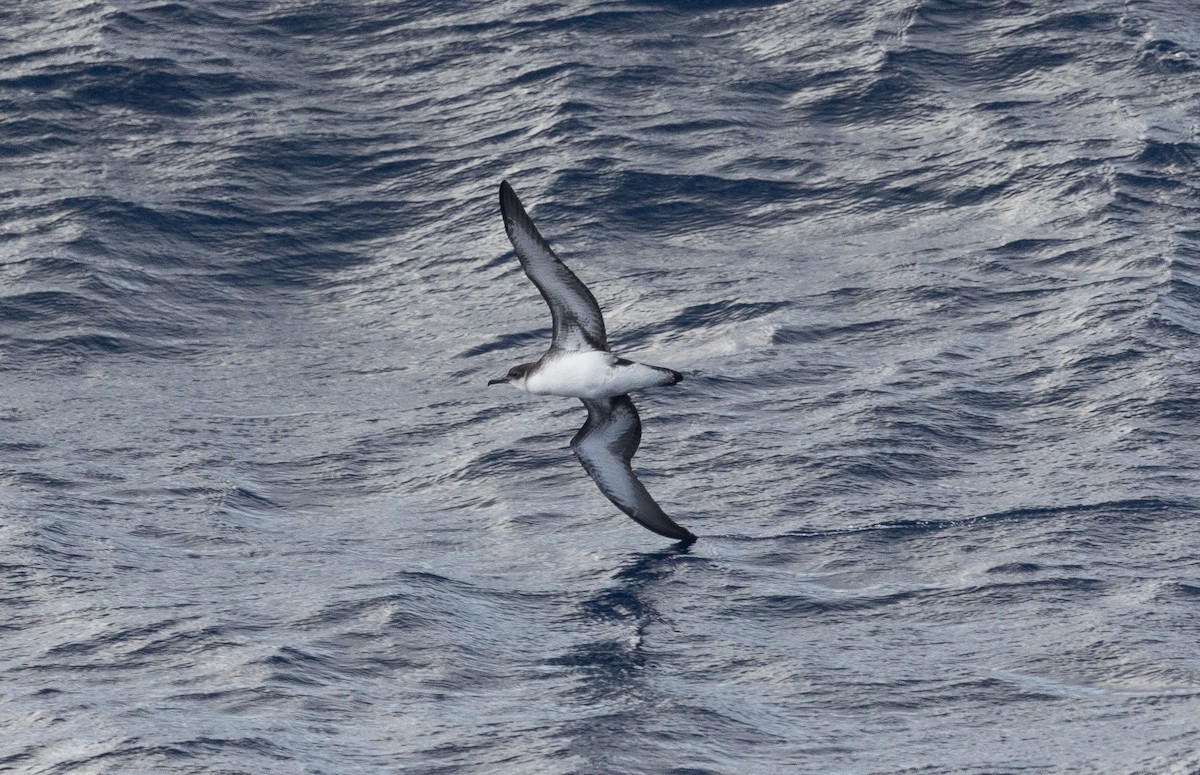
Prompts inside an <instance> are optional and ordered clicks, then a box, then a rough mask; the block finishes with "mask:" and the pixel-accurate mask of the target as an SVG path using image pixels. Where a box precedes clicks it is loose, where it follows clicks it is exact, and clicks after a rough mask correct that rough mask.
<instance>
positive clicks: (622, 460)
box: [571, 396, 695, 540]
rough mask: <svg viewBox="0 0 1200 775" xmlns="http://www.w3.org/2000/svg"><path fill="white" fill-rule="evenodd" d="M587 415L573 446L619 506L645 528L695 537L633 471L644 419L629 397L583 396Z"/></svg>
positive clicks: (683, 537)
mask: <svg viewBox="0 0 1200 775" xmlns="http://www.w3.org/2000/svg"><path fill="white" fill-rule="evenodd" d="M580 400H581V401H583V405H584V406H586V407H587V410H588V418H587V422H586V423H584V424H583V427H582V428H580V429H579V433H576V434H575V438H573V439H571V449H572V450H574V452H575V456H576V457H578V458H579V462H580V463H583V467H584V469H585V470H586V471H587V472H588V474H590V475H591V477H592V479H594V480H596V484H597V485H599V487H600V492H602V493H604V495H605V497H607V498H608V499H609V500H610V501H612V502H613V503H614V504H616V506H617V508H619V509H620V510H621V511H623V512H625V513H626V514H628V515H629V516H631V517H633V518H634V519H635V520H636V521H637V522H638V523H639V524H641V525H642V526H643V527H646V528H649V529H650V530H653V531H654V532H655V533H658V534H659V535H664V536H666V537H667V538H677V539H680V540H692V539H695V536H694V535H692V534H691V533H690V532H689V531H688V530H687V529H685V528H682V527H680V526H679V525H677V524H675V522H674V521H673V520H672V519H671V518H670V517H668V516H667V515H666V514H664V513H663V510H662V509H661V508H659V506H658V504H657V503H655V502H654V499H653V498H651V497H650V493H649V492H647V491H646V487H645V486H644V485H643V484H642V483H641V482H640V481H638V478H637V477H636V476H634V474H633V468H631V467H630V465H629V461H630V460H632V459H633V453H635V452H637V448H638V444H639V443H640V442H641V440H642V421H641V420H640V419H638V413H637V409H635V408H634V406H633V401H631V400H629V396H616V397H615V398H595V399H593V398H582V399H580Z"/></svg>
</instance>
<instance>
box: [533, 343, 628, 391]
mask: <svg viewBox="0 0 1200 775" xmlns="http://www.w3.org/2000/svg"><path fill="white" fill-rule="evenodd" d="M613 372H614V368H613V356H612V354H611V353H606V352H600V351H596V350H593V351H590V352H570V353H559V354H558V355H556V356H555V357H553V358H549V359H547V360H545V361H543V362H542V363H541V365H540V367H539V368H538V369H537V370H536V371H534V372H533V373H532V374H530V375H529V378H528V379H527V380H526V381H525V385H524V387H525V389H526V390H528V391H529V392H530V393H537V394H539V395H547V396H566V397H569V398H601V397H603V396H610V395H615V394H614V393H611V392H609V388H610V386H611V383H612V379H613Z"/></svg>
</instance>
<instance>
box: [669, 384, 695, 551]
mask: <svg viewBox="0 0 1200 775" xmlns="http://www.w3.org/2000/svg"><path fill="white" fill-rule="evenodd" d="M670 372H671V379H672V380H673V381H672V382H671V384H672V385H678V384H679V383H680V382H683V375H682V374H680V373H679V372H677V371H675V370H674V369H670ZM692 538H695V536H692Z"/></svg>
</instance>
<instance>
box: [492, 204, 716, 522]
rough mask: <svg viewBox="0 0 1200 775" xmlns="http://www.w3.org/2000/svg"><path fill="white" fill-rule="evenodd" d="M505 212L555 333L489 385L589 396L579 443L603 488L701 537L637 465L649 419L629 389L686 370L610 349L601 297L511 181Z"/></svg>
mask: <svg viewBox="0 0 1200 775" xmlns="http://www.w3.org/2000/svg"><path fill="white" fill-rule="evenodd" d="M500 212H501V214H502V215H503V216H504V230H505V231H506V232H508V238H509V240H511V241H512V244H513V248H514V249H516V253H517V258H519V259H520V260H521V266H522V268H524V269H525V274H526V275H528V276H529V279H530V280H532V281H533V284H534V285H536V286H537V289H538V290H539V291H541V294H542V298H544V299H545V300H546V304H548V305H549V306H550V315H551V317H552V318H553V321H554V338H553V340H552V341H551V343H550V349H549V350H547V351H546V354H545V355H543V356H542V357H541V358H539V359H538V360H537V361H535V362H534V363H522V364H520V365H519V366H513V367H512V368H511V369H509V370H508V374H506V375H505V376H503V377H501V378H499V379H493V380H491V381H489V382H488V384H489V385H497V384H500V383H504V382H507V383H508V384H510V385H512V386H513V387H517V388H520V389H521V390H525V391H527V392H530V393H536V394H538V395H551V396H566V397H569V398H578V399H579V400H580V401H582V402H583V405H584V406H585V407H587V412H588V418H587V422H585V423H584V424H583V427H582V428H580V429H579V432H578V433H576V434H575V438H573V439H571V449H572V450H573V451H574V452H575V456H576V457H578V458H579V462H580V463H583V467H584V470H586V471H587V472H588V474H589V475H591V477H592V479H594V480H595V481H596V484H597V485H599V487H600V492H602V493H604V495H605V497H607V498H608V499H609V500H610V501H612V502H613V503H614V504H615V505H616V506H617V508H619V509H620V510H621V511H623V512H625V513H626V514H628V515H629V516H631V517H633V519H634V520H636V521H637V522H638V523H639V524H640V525H642V526H643V527H645V528H648V529H650V530H653V531H654V532H655V533H658V534H659V535H663V536H666V537H667V538H677V539H680V540H683V541H694V540H695V538H696V536H694V535H692V533H691V532H690V531H688V530H687V529H686V528H683V527H680V526H679V525H677V524H676V523H675V522H674V521H673V520H672V519H671V518H670V517H668V516H667V515H666V514H664V513H663V510H662V509H661V508H659V506H658V504H657V503H655V502H654V499H653V498H651V497H650V493H649V492H647V491H646V488H645V486H644V485H643V484H642V483H641V482H640V481H638V478H637V477H636V476H634V473H633V469H632V468H631V467H630V460H632V459H633V454H634V453H635V452H637V448H638V444H639V443H640V442H641V440H642V422H641V420H640V419H638V413H637V409H635V408H634V406H633V401H631V400H630V399H629V395H628V393H629V391H631V390H640V389H642V388H648V387H656V386H658V385H674V384H675V383H677V382H679V381H680V380H681V379H683V375H682V374H680V373H679V372H677V371H674V370H672V369H667V368H663V367H661V366H647V365H645V364H641V363H635V362H633V361H629V360H626V359H624V358H618V357H617V356H615V355H613V354H612V352H610V351H609V349H608V339H607V337H606V336H605V333H604V318H603V317H602V316H601V314H600V305H599V304H597V303H596V297H595V296H593V295H592V292H591V291H589V290H588V289H587V286H586V285H584V284H583V283H582V282H580V281H579V278H578V277H576V276H575V273H574V272H572V271H571V270H570V269H568V268H567V265H566V264H564V263H563V262H562V261H561V260H559V258H558V256H557V255H555V253H554V251H553V250H551V249H550V246H549V245H548V244H546V240H544V239H543V238H542V235H541V234H539V233H538V230H537V227H536V226H534V225H533V221H532V220H531V219H530V217H529V215H528V214H527V213H526V212H525V208H524V207H522V206H521V200H519V199H517V195H516V193H515V192H513V190H512V186H510V185H508V181H507V180H506V181H504V182H503V183H501V184H500Z"/></svg>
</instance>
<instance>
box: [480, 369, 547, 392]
mask: <svg viewBox="0 0 1200 775" xmlns="http://www.w3.org/2000/svg"><path fill="white" fill-rule="evenodd" d="M536 366H537V364H536V363H522V364H521V365H519V366H513V367H512V368H511V369H509V370H508V373H507V374H505V375H504V376H503V377H500V378H499V379H489V380H488V385H489V386H490V385H500V384H503V383H505V382H507V383H508V384H510V385H512V386H513V387H517V388H520V389H521V390H524V389H525V380H527V379H529V372H531V371H533V369H534V367H536Z"/></svg>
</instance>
